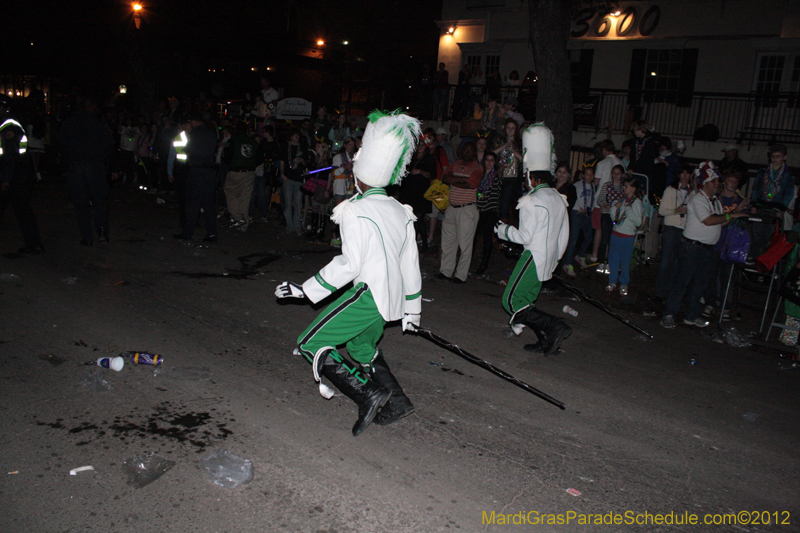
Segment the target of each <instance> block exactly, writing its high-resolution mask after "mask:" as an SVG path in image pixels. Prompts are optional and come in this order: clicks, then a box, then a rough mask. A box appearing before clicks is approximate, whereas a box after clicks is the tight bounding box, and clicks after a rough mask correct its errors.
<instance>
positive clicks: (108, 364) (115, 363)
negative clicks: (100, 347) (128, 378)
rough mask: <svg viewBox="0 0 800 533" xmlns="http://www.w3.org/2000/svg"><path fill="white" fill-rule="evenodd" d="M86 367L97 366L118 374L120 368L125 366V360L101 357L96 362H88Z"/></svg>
mask: <svg viewBox="0 0 800 533" xmlns="http://www.w3.org/2000/svg"><path fill="white" fill-rule="evenodd" d="M86 364H87V365H95V364H96V365H97V366H102V367H103V368H110V369H111V370H116V371H117V372H119V371H120V370H122V367H124V366H125V359H123V358H122V357H101V358H100V359H98V360H97V362H96V363H95V362H89V363H86Z"/></svg>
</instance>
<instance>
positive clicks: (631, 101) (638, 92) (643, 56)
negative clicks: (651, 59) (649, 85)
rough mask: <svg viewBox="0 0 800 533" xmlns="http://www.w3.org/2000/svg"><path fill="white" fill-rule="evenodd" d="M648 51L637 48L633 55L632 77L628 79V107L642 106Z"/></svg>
mask: <svg viewBox="0 0 800 533" xmlns="http://www.w3.org/2000/svg"><path fill="white" fill-rule="evenodd" d="M646 60H647V50H645V49H642V48H636V49H634V50H633V54H632V55H631V75H630V77H629V78H628V105H633V106H639V105H642V88H643V87H644V67H645V61H646Z"/></svg>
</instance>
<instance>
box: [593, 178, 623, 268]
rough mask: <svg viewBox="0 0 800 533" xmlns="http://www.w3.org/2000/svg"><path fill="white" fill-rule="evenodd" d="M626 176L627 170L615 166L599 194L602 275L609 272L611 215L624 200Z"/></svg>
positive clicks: (599, 258)
mask: <svg viewBox="0 0 800 533" xmlns="http://www.w3.org/2000/svg"><path fill="white" fill-rule="evenodd" d="M624 175H625V169H624V168H623V167H622V165H615V166H614V167H613V168H612V169H611V179H610V180H609V181H607V182H605V183H604V184H603V186H602V187H601V188H600V190H599V191H598V192H597V205H598V206H600V212H601V215H600V230H601V231H602V237H601V239H600V248H599V250H598V252H597V260H598V261H599V262H600V264H598V265H597V272H598V273H600V274H603V273H606V270H607V266H608V265H607V264H606V263H607V259H606V258H607V252H608V243H609V242H610V241H611V230H612V229H613V227H614V221H613V220H612V219H611V215H610V214H609V213H610V211H611V206H612V205H614V204H615V203H617V202H618V201H619V200H621V199H622V195H623V185H622V178H623V176H624Z"/></svg>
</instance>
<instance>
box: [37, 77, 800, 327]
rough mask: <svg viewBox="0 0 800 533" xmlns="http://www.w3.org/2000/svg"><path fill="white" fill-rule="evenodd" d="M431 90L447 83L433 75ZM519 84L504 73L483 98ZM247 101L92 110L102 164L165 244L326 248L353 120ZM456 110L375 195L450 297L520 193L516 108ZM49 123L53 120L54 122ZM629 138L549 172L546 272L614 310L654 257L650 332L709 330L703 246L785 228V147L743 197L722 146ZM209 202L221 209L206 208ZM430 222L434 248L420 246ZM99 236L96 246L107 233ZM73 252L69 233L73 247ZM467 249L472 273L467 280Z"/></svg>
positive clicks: (729, 152) (788, 179) (738, 175)
mask: <svg viewBox="0 0 800 533" xmlns="http://www.w3.org/2000/svg"><path fill="white" fill-rule="evenodd" d="M468 70H469V69H467V68H465V70H464V71H462V72H461V73H459V83H461V82H462V81H463V80H464V79H467V75H468V74H469V76H470V77H469V78H468V79H469V80H470V82H474V81H476V79H475V76H480V75H481V73H480V72H479V71H478V70H477V69H474V70H472V71H470V72H468ZM531 75H532V76H535V74H533V73H529V76H531ZM436 79H437V80H438V82H440V83H442V84H446V83H447V81H448V75H447V72H446V71H443V65H441V66H440V72H438V73H437V78H436ZM486 83H487V85H488V81H487V82H486ZM523 84H524V82H522V81H520V80H519V76H518V75H517V74H516V73H511V74H510V75H509V77H508V79H507V80H505V81H503V80H500V84H499V85H498V86H499V87H503V86H506V85H507V86H512V87H513V86H521V85H523ZM470 85H472V83H470ZM253 94H255V97H254V98H251V97H250V95H247V96H246V98H245V99H244V102H243V103H242V104H241V105H240V106H238V107H237V108H236V109H235V111H232V112H231V110H230V109H229V110H228V112H226V113H224V114H221V115H218V114H216V113H213V112H212V111H214V110H213V109H211V108H210V106H205V107H204V106H203V105H202V103H201V102H191V101H178V100H177V99H174V98H172V99H169V100H166V101H164V102H163V103H162V104H161V105H160V106H158V107H157V109H156V110H155V111H154V112H153V113H152V114H151V115H150V116H145V115H137V114H131V113H129V112H127V111H126V110H124V109H118V108H115V107H102V106H101V108H100V110H99V118H100V120H101V121H102V123H103V124H105V126H106V127H107V129H108V132H109V133H110V134H111V135H112V136H113V138H114V140H113V146H114V148H115V149H114V150H113V153H111V155H110V156H109V159H107V163H108V165H109V167H110V170H111V171H112V172H113V175H114V176H115V177H118V178H119V181H120V182H121V183H127V182H131V183H136V184H137V185H138V186H139V187H140V188H141V189H143V190H146V191H147V192H151V193H162V194H170V193H171V194H174V195H175V197H176V199H177V201H178V205H179V213H180V220H179V227H180V228H181V232H180V233H178V234H177V235H176V238H179V239H190V238H192V233H193V231H194V227H195V225H196V224H197V219H198V217H199V216H200V213H201V212H202V213H204V215H203V216H204V218H205V226H206V237H205V240H207V241H210V242H215V241H216V239H217V232H216V225H217V224H222V225H227V226H229V227H230V228H232V229H235V230H237V231H241V232H246V231H248V230H249V228H250V227H251V225H252V224H253V223H254V222H263V223H269V222H270V221H271V220H278V221H279V222H280V224H281V225H282V226H284V228H285V232H286V233H296V234H298V235H304V236H305V237H306V238H308V239H311V240H312V241H315V242H321V243H325V244H328V243H329V244H330V245H331V246H341V240H340V237H339V235H338V234H337V232H336V228H335V226H334V225H332V224H330V223H329V215H330V212H331V210H332V209H333V207H335V206H336V205H337V204H339V203H341V202H343V201H346V200H347V199H348V198H350V197H352V196H353V195H354V194H357V193H358V191H357V190H356V189H355V182H354V178H353V172H352V169H353V157H354V155H355V154H356V153H357V151H358V149H359V146H360V141H361V138H360V136H361V129H360V127H359V124H358V121H357V120H354V118H353V117H348V116H346V115H345V114H343V113H335V114H333V115H331V114H329V113H328V110H327V109H326V107H324V106H316V107H315V108H314V110H313V113H312V115H311V117H309V118H306V119H304V120H300V121H295V123H293V124H290V125H289V124H287V121H277V120H275V119H274V112H275V105H276V103H277V100H278V91H277V90H276V89H274V88H272V87H271V86H270V84H269V80H266V79H265V80H262V84H261V88H260V90H258V91H254V93H253ZM471 105H472V108H473V112H472V115H471V116H470V118H471V121H470V122H471V123H472V124H475V123H477V124H478V127H477V129H475V128H472V129H469V128H463V127H462V126H463V124H462V123H459V122H456V121H451V122H450V124H449V125H448V126H449V127H438V128H436V129H434V128H427V129H425V130H424V133H423V135H422V137H421V139H420V142H419V145H418V147H417V152H416V153H415V155H414V157H413V158H412V161H411V163H410V165H409V168H408V176H407V178H406V179H405V180H404V181H403V183H402V185H401V186H399V187H390V188H389V191H388V192H389V194H392V195H395V196H397V197H398V198H399V199H400V200H401V201H402V202H403V203H406V204H408V205H410V206H411V207H412V208H413V210H414V212H415V214H416V216H417V223H416V229H417V235H418V243H419V245H420V248H421V250H422V252H423V253H429V252H430V251H431V249H433V253H435V254H436V253H440V254H441V255H440V261H441V264H440V268H439V274H438V276H437V278H439V279H441V280H451V281H452V282H457V283H465V282H467V280H468V279H469V278H470V277H473V278H480V277H483V276H485V275H486V273H487V271H488V270H489V269H490V267H491V258H492V251H493V249H494V250H496V249H497V246H498V245H497V241H496V239H495V238H494V236H493V233H492V229H493V227H494V225H495V223H496V222H497V221H503V222H505V223H511V224H513V223H514V222H515V217H516V209H515V206H516V203H517V200H518V199H519V197H520V195H521V194H523V193H524V180H523V170H522V159H523V157H522V146H521V130H522V127H523V124H525V123H526V119H525V117H524V116H523V115H522V114H521V113H519V111H518V110H517V100H516V97H515V96H511V97H508V98H506V99H505V100H504V101H501V99H500V97H499V93H496V92H490V93H489V97H488V103H487V105H486V106H483V105H482V104H480V103H479V102H478V101H474V102H472V103H471ZM63 111H67V110H63ZM50 115H51V117H61V118H66V117H67V116H69V113H68V112H62V113H61V114H60V115H59V113H51V114H50ZM26 118H27V119H28V120H26V127H27V129H28V137H29V140H30V143H31V144H30V146H31V150H30V154H29V155H30V157H31V159H32V161H33V162H34V163H33V166H34V167H35V169H36V170H35V172H36V175H37V176H40V175H41V174H40V170H39V168H40V166H41V165H42V160H43V159H47V158H48V157H50V158H56V157H57V156H52V155H51V154H50V155H49V152H48V149H49V148H55V147H57V142H56V139H57V137H58V136H57V133H56V132H57V129H58V127H59V121H58V120H55V119H53V118H50V119H49V122H48V119H47V118H46V116H45V115H43V114H42V113H40V112H36V110H34V112H31V113H29V114H28V115H27V116H26ZM630 131H631V137H630V138H629V139H628V140H626V141H625V142H623V143H622V145H621V146H620V147H619V150H617V147H616V146H615V145H614V143H613V142H612V141H611V140H610V139H606V140H604V141H601V142H599V143H597V144H596V145H595V147H594V154H593V155H594V157H593V158H592V159H589V160H588V161H586V162H585V163H583V164H582V165H581V168H578V169H570V168H569V165H568V164H566V163H559V164H558V165H557V168H556V171H555V174H554V181H553V183H552V186H553V187H555V188H556V189H557V190H558V191H559V192H561V193H562V194H563V195H564V196H565V197H566V198H567V201H568V205H569V209H570V226H571V231H570V239H569V245H568V248H567V252H566V254H565V256H564V258H563V259H562V262H561V265H560V272H561V273H562V274H564V275H566V276H568V277H576V276H578V275H586V274H587V273H589V272H592V273H593V274H594V275H596V274H598V273H599V274H601V275H602V276H607V280H606V284H605V289H606V291H608V292H609V293H615V292H617V293H618V294H619V295H620V296H622V297H625V296H627V295H628V294H629V291H630V290H631V289H630V283H631V277H632V273H631V266H632V265H636V263H637V261H638V260H641V259H650V258H655V257H656V256H657V255H659V254H658V250H659V249H660V250H661V253H660V263H659V268H658V275H657V280H656V282H655V286H654V287H653V290H652V291H649V292H651V293H652V294H653V295H654V297H655V299H656V301H657V302H659V303H661V304H662V305H663V306H664V311H663V319H662V324H663V325H664V326H665V327H668V328H669V327H673V326H674V325H675V315H676V314H677V312H678V309H679V307H680V305H681V302H682V301H683V299H684V298H685V299H686V301H687V312H686V315H685V319H684V322H685V323H686V324H688V325H693V326H700V327H703V326H705V325H708V320H707V319H708V318H710V317H711V316H712V315H713V314H715V313H720V314H721V316H722V317H723V318H727V317H728V316H729V315H728V311H727V309H721V299H722V297H723V296H724V288H723V287H722V285H723V284H724V283H725V281H726V280H727V276H728V274H729V273H730V268H731V267H730V265H727V264H724V263H723V262H722V261H721V260H720V259H719V254H718V253H717V254H715V253H714V252H713V249H714V246H715V245H717V243H718V242H720V241H721V240H724V238H725V235H726V226H727V225H728V224H730V223H731V222H732V221H733V220H735V219H737V218H744V217H747V216H750V217H755V216H761V217H762V218H764V217H763V216H764V215H765V214H766V213H767V212H771V213H773V216H777V217H778V218H780V219H781V222H780V224H781V225H782V227H785V228H786V229H788V228H790V227H791V226H792V224H793V223H794V221H795V220H797V218H798V214H799V213H798V212H800V203H797V202H795V199H796V196H797V187H796V184H795V178H794V175H793V173H792V171H791V169H789V167H788V166H787V165H786V155H787V149H786V147H785V146H783V145H779V144H776V145H774V146H772V147H771V148H770V150H769V157H770V161H769V165H768V166H766V167H765V168H762V169H761V170H759V171H758V172H757V174H756V176H755V180H754V182H753V184H752V187H749V194H744V193H743V192H741V189H742V187H743V186H745V185H747V184H748V180H749V179H750V176H749V170H748V167H747V165H746V164H745V163H744V162H743V161H742V160H741V159H739V157H738V152H737V150H736V147H735V146H734V145H728V146H725V149H724V150H723V152H724V156H723V157H722V158H721V159H720V161H718V162H706V163H704V164H703V165H701V166H700V167H699V168H696V167H693V166H690V165H688V164H686V162H684V161H683V158H682V152H683V150H684V146H683V145H682V143H681V142H677V143H674V144H673V143H672V141H671V140H670V139H669V138H667V137H664V136H661V135H658V134H657V133H655V132H654V131H652V129H651V128H650V126H649V125H648V124H646V123H645V122H643V121H637V122H634V123H633V124H632V126H631V130H630ZM201 132H205V133H203V135H205V138H206V141H204V142H205V143H206V144H207V145H208V146H209V147H210V148H209V150H210V151H211V152H213V153H209V154H206V155H205V156H204V157H205V158H206V159H204V160H203V163H202V164H199V163H198V161H199V160H198V159H197V158H198V157H199V154H198V153H197V151H196V150H195V151H194V152H193V151H192V150H190V149H189V148H187V146H188V147H192V146H193V145H195V144H196V143H198V142H199V141H198V139H199V138H200V133H201ZM192 158H195V159H194V161H193V160H192ZM186 163H189V165H187V164H186ZM189 168H202V169H206V171H207V172H206V173H207V174H208V175H209V176H212V177H211V178H209V180H211V185H208V180H207V181H206V182H203V183H205V185H202V187H201V186H200V185H199V184H198V183H199V182H198V181H197V180H198V179H199V178H197V177H196V176H195V178H194V180H193V178H192V177H191V173H190V172H189V171H188V169H189ZM573 170H574V172H573ZM435 180H438V181H439V182H441V183H442V184H444V185H446V186H449V201H448V202H447V203H446V204H437V203H435V202H431V201H429V200H428V199H426V192H428V189H429V188H430V187H431V185H432V183H434V182H435ZM200 189H203V190H205V191H206V192H204V193H202V194H201V193H200V192H199V190H200ZM209 191H210V192H209ZM215 194H216V195H217V196H218V198H221V202H219V201H218V202H217V203H216V204H215V203H214V195H215ZM209 195H210V196H209ZM87 203H92V202H87ZM95 203H96V202H95ZM209 211H210V213H209ZM775 213H777V215H775ZM86 216H88V215H86ZM767 219H768V220H775V218H774V217H773V218H771V219H770V218H768V217H767ZM783 219H785V222H784V221H783ZM215 220H216V222H215ZM440 221H441V233H440V236H441V238H440V241H439V242H440V246H439V247H435V246H434V245H435V244H436V236H437V231H436V230H437V225H438V224H439V222H440ZM104 224H107V222H104ZM82 231H83V230H82ZM102 231H105V232H107V227H105V228H103V230H102ZM748 231H749V232H750V235H751V239H752V245H751V248H752V251H751V255H752V256H757V255H758V254H760V253H762V252H763V251H764V250H765V249H766V247H767V245H768V244H769V240H770V237H771V234H772V233H773V231H774V223H773V225H772V226H769V225H768V224H749V226H748ZM84 233H85V232H84ZM103 236H104V237H105V240H107V238H108V235H107V233H105V234H104V235H103ZM87 240H88V238H87V237H86V235H84V234H83V233H82V243H84V244H86V241H87ZM103 240H104V239H101V240H100V242H103ZM476 242H478V243H479V244H480V246H479V247H478V248H477V251H478V253H477V254H476V255H477V257H479V263H478V266H477V267H476V268H472V259H473V243H476ZM89 244H91V242H89ZM634 275H635V274H634Z"/></svg>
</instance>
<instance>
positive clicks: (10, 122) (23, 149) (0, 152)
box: [0, 118, 28, 155]
mask: <svg viewBox="0 0 800 533" xmlns="http://www.w3.org/2000/svg"><path fill="white" fill-rule="evenodd" d="M8 125H13V126H17V127H18V128H19V129H21V130H22V131H23V132H24V131H25V128H23V127H22V124H20V123H19V122H17V121H16V120H14V119H13V118H8V119H6V120H5V122H3V123H2V124H0V130H2V129H3V128H5V127H6V126H8ZM23 145H24V146H23ZM27 150H28V137H27V136H26V135H25V134H24V133H23V135H22V139H20V141H19V153H21V154H24V153H25V152H26V151H27ZM0 155H3V149H2V148H0Z"/></svg>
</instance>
